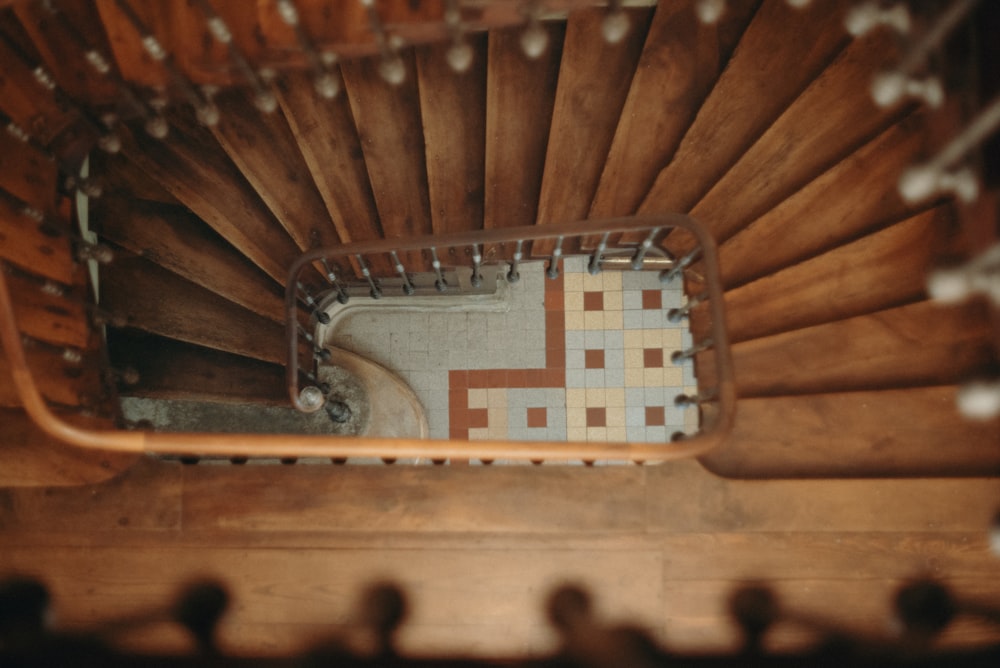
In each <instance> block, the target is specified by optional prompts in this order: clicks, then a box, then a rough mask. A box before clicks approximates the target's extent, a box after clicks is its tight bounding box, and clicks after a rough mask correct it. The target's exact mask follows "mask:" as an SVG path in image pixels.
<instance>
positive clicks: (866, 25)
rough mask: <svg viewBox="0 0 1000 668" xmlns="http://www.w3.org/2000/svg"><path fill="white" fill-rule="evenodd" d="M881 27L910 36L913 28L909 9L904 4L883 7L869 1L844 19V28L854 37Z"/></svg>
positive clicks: (852, 10) (859, 5) (848, 13)
mask: <svg viewBox="0 0 1000 668" xmlns="http://www.w3.org/2000/svg"><path fill="white" fill-rule="evenodd" d="M879 26H887V27H889V28H891V29H892V30H894V31H896V32H897V33H899V34H900V35H906V34H908V33H909V32H910V28H912V21H911V18H910V10H909V8H908V7H907V6H906V5H905V4H903V3H899V4H896V5H893V6H891V7H883V6H882V5H881V4H880V3H879V2H877V1H876V0H868V1H867V2H862V3H859V4H857V5H854V6H853V7H851V9H850V10H849V11H848V12H847V16H846V17H844V27H845V28H846V29H847V32H849V33H850V34H851V35H852V36H853V37H862V36H864V35H866V34H868V33H869V32H870V31H872V30H874V29H875V28H877V27H879Z"/></svg>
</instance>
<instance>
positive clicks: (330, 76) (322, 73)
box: [278, 0, 341, 100]
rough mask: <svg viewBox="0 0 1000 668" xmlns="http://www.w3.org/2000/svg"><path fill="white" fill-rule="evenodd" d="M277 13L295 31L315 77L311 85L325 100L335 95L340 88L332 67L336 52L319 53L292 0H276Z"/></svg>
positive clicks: (335, 71) (338, 79) (335, 72)
mask: <svg viewBox="0 0 1000 668" xmlns="http://www.w3.org/2000/svg"><path fill="white" fill-rule="evenodd" d="M278 14H280V15H281V20H282V21H284V22H285V23H286V24H288V26H290V27H291V28H292V30H293V31H294V32H295V39H296V40H297V41H298V43H299V48H300V49H302V52H303V53H304V54H305V56H306V60H308V61H309V66H310V68H312V71H313V76H314V77H315V79H314V80H313V87H314V88H315V89H316V93H317V94H318V95H319V96H320V97H323V98H326V99H327V100H332V99H333V98H335V97H337V94H338V93H340V88H341V83H340V77H339V75H338V74H337V70H336V69H334V65H336V64H337V54H335V53H332V52H329V51H324V52H322V53H320V51H319V49H317V48H316V45H315V43H313V40H312V38H311V37H310V36H309V33H308V32H306V29H305V28H303V27H302V22H301V20H300V18H299V10H298V9H297V8H296V6H295V3H294V2H293V1H292V0H278Z"/></svg>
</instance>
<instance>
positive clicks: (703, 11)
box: [694, 0, 726, 25]
mask: <svg viewBox="0 0 1000 668" xmlns="http://www.w3.org/2000/svg"><path fill="white" fill-rule="evenodd" d="M694 11H695V13H696V14H697V15H698V20H699V21H701V22H702V23H704V24H705V25H711V24H713V23H717V22H718V21H719V19H721V18H722V15H723V14H725V13H726V0H698V2H697V4H695V6H694Z"/></svg>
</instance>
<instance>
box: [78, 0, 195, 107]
mask: <svg viewBox="0 0 1000 668" xmlns="http://www.w3.org/2000/svg"><path fill="white" fill-rule="evenodd" d="M94 4H95V5H96V6H97V10H98V12H99V14H100V16H101V23H103V24H104V30H105V33H106V34H107V39H108V44H109V45H110V47H111V54H110V55H111V56H112V57H113V58H114V60H115V64H116V65H117V67H118V71H119V72H120V73H121V75H122V78H124V79H125V80H126V81H129V82H132V83H134V84H137V85H139V86H143V87H149V88H153V89H160V90H163V89H166V88H167V86H168V85H169V83H170V78H169V77H168V75H167V71H166V70H165V69H164V68H163V66H162V65H161V64H160V63H158V62H156V61H155V60H153V58H152V57H151V56H150V55H149V54H148V53H147V52H146V50H145V49H144V48H143V47H142V38H141V36H140V35H139V33H138V32H137V31H136V29H135V27H133V25H132V24H131V23H130V22H129V20H128V19H127V18H126V16H125V14H123V13H122V11H121V9H120V8H119V7H118V5H117V0H94ZM173 4H176V3H172V2H170V0H152V1H151V2H136V3H129V6H130V7H131V8H132V10H133V11H135V13H136V14H138V15H139V17H140V18H141V19H142V21H143V22H144V23H145V25H146V26H147V27H148V28H149V29H150V30H151V31H152V32H153V34H154V35H155V36H156V38H157V40H158V41H159V42H160V44H161V45H163V46H164V48H166V49H167V50H168V51H170V50H172V49H170V46H171V45H172V41H173V35H172V33H171V31H170V30H169V29H170V26H171V20H170V6H171V5H173Z"/></svg>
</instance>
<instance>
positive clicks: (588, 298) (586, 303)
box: [583, 292, 604, 311]
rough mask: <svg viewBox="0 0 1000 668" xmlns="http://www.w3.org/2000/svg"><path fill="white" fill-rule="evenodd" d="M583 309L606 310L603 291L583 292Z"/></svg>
mask: <svg viewBox="0 0 1000 668" xmlns="http://www.w3.org/2000/svg"><path fill="white" fill-rule="evenodd" d="M583 310H584V311H603V310H604V293H603V292H584V293H583Z"/></svg>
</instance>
